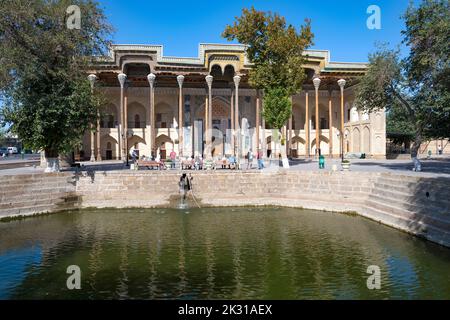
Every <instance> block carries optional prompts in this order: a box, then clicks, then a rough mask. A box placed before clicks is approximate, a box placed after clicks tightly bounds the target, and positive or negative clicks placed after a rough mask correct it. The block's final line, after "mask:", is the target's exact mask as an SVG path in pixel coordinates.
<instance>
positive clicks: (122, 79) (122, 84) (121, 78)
mask: <svg viewBox="0 0 450 320" xmlns="http://www.w3.org/2000/svg"><path fill="white" fill-rule="evenodd" d="M117 78H118V80H119V83H120V123H119V137H118V138H119V139H118V141H119V144H120V145H119V148H120V149H121V150H120V160H122V161H124V160H126V158H125V157H126V151H125V144H124V139H123V137H124V136H125V131H124V130H125V125H124V122H125V116H124V99H125V81H126V80H127V75H126V74H124V73H121V74H119V75H118V76H117Z"/></svg>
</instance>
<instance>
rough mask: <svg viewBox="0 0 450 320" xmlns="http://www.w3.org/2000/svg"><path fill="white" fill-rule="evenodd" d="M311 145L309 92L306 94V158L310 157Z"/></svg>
mask: <svg viewBox="0 0 450 320" xmlns="http://www.w3.org/2000/svg"><path fill="white" fill-rule="evenodd" d="M309 151H310V145H309V94H308V91H306V92H305V156H306V157H309V156H310V153H309Z"/></svg>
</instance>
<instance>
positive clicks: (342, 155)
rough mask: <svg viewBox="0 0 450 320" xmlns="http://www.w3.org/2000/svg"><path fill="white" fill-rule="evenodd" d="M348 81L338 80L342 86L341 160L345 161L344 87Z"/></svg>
mask: <svg viewBox="0 0 450 320" xmlns="http://www.w3.org/2000/svg"><path fill="white" fill-rule="evenodd" d="M345 83H346V81H345V80H344V79H340V80H338V85H339V87H340V88H341V161H344V87H345Z"/></svg>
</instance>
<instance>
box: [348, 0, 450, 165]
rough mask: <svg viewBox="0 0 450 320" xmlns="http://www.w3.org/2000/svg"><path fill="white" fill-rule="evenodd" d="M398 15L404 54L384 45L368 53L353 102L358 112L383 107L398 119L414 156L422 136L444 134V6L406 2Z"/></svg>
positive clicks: (447, 119)
mask: <svg viewBox="0 0 450 320" xmlns="http://www.w3.org/2000/svg"><path fill="white" fill-rule="evenodd" d="M403 18H404V19H405V25H406V29H405V30H404V31H402V35H403V37H404V40H403V42H404V43H405V44H406V45H407V46H408V47H409V49H410V52H409V55H408V56H407V57H406V58H404V59H400V57H399V52H398V51H396V50H390V49H387V48H385V47H381V48H379V49H378V50H377V51H376V52H375V53H374V54H371V55H370V56H369V63H370V64H369V68H368V72H367V73H366V75H365V76H364V77H363V78H362V79H361V82H360V84H359V85H358V86H357V89H356V100H357V102H358V105H359V106H360V108H361V109H363V110H367V111H373V110H377V109H381V108H386V110H387V112H388V118H390V121H391V122H396V120H398V121H397V122H398V123H399V124H397V125H396V127H397V129H399V130H404V131H405V133H407V132H408V131H409V132H411V131H412V133H413V145H412V148H411V155H412V157H413V158H414V159H416V158H417V154H418V150H419V147H420V145H421V143H422V142H423V141H424V139H428V138H444V137H449V136H450V130H449V128H450V125H449V123H450V95H449V88H450V61H449V56H450V47H449V45H448V44H449V43H450V33H449V30H450V4H449V2H448V1H446V0H425V1H423V2H422V3H421V4H420V5H419V7H417V8H416V7H414V5H413V4H411V5H410V7H409V8H408V10H407V11H406V13H405V15H404V16H403ZM389 114H390V115H389ZM416 163H417V162H416Z"/></svg>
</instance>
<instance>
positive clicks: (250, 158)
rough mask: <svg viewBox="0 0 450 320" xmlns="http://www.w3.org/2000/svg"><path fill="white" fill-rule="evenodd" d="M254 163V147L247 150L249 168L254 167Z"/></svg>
mask: <svg viewBox="0 0 450 320" xmlns="http://www.w3.org/2000/svg"><path fill="white" fill-rule="evenodd" d="M252 163H253V153H252V149H250V150H248V152H247V170H248V169H251V168H252Z"/></svg>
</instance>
